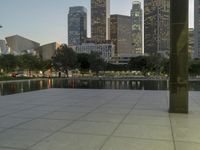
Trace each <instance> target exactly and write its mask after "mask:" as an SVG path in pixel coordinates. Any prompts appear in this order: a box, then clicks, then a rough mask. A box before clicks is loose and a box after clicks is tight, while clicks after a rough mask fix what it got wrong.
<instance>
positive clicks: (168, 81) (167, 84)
mask: <svg viewBox="0 0 200 150" xmlns="http://www.w3.org/2000/svg"><path fill="white" fill-rule="evenodd" d="M167 90H169V80H167Z"/></svg>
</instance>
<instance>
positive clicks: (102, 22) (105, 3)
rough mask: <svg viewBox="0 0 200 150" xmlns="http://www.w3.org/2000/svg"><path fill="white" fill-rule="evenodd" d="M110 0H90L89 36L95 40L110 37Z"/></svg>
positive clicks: (103, 39)
mask: <svg viewBox="0 0 200 150" xmlns="http://www.w3.org/2000/svg"><path fill="white" fill-rule="evenodd" d="M109 22H110V0H91V36H92V39H93V40H95V41H105V40H109V38H110V33H109V32H110V23H109Z"/></svg>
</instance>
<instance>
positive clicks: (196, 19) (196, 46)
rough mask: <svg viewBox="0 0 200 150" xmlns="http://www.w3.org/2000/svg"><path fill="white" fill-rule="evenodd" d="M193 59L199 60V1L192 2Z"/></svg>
mask: <svg viewBox="0 0 200 150" xmlns="http://www.w3.org/2000/svg"><path fill="white" fill-rule="evenodd" d="M193 57H194V58H200V0H195V1H194V54H193Z"/></svg>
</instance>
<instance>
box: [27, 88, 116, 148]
mask: <svg viewBox="0 0 200 150" xmlns="http://www.w3.org/2000/svg"><path fill="white" fill-rule="evenodd" d="M98 94H99V93H98ZM102 94H103V92H102ZM96 96H97V95H93V96H91V97H96ZM114 97H116V96H114ZM114 97H113V98H114ZM113 98H112V99H113ZM112 99H110V100H112ZM110 100H109V101H110ZM109 101H107V102H105V103H103V104H101V105H99V106H97V107H96V108H95V109H94V110H93V111H91V112H88V113H86V114H84V115H82V116H80V117H79V118H77V119H75V120H73V121H72V122H70V123H69V124H67V125H66V126H63V127H62V128H60V129H58V130H56V131H54V132H52V133H51V134H49V135H48V136H46V137H44V138H42V139H41V140H40V141H38V142H36V143H34V144H33V145H31V146H29V147H27V149H31V148H32V147H34V146H35V145H37V144H39V143H41V142H42V141H44V140H45V139H47V138H49V137H51V136H53V135H55V134H56V133H59V131H62V130H63V129H64V128H66V127H69V126H70V125H72V124H74V123H75V122H76V121H79V120H80V119H81V118H83V117H85V116H87V115H89V114H90V113H92V112H94V111H95V110H97V109H98V108H100V107H101V106H103V105H105V104H107V103H108V102H109Z"/></svg>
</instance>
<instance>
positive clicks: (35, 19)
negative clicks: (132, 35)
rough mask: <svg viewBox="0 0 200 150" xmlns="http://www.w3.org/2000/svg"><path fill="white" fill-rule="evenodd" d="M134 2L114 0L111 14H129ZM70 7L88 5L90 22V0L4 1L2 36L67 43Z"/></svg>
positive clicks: (0, 12)
mask: <svg viewBox="0 0 200 150" xmlns="http://www.w3.org/2000/svg"><path fill="white" fill-rule="evenodd" d="M189 2H190V23H189V24H190V27H193V26H194V25H193V22H194V21H193V15H194V14H193V11H194V5H193V3H194V0H189ZM131 3H132V0H123V1H122V0H111V14H122V15H129V14H130V9H131V7H132V6H131ZM70 6H85V7H86V8H87V9H88V18H89V19H88V24H90V0H1V5H0V18H1V20H0V25H2V26H3V28H1V29H0V38H1V39H4V38H5V37H7V36H11V35H15V34H18V35H21V36H24V37H26V38H29V39H32V40H34V41H36V42H39V43H41V44H46V43H50V42H55V41H58V42H61V43H67V14H68V10H69V7H70ZM88 26H90V25H88ZM88 35H89V36H90V28H89V29H88Z"/></svg>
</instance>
